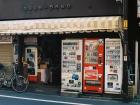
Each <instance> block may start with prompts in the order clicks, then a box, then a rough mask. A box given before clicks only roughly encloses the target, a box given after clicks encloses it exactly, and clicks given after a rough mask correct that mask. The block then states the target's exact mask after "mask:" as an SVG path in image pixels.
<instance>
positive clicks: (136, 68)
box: [134, 41, 139, 96]
mask: <svg viewBox="0 0 140 105" xmlns="http://www.w3.org/2000/svg"><path fill="white" fill-rule="evenodd" d="M138 57H139V53H138V41H135V91H134V92H135V93H134V94H135V96H136V95H138V82H139V71H138V69H139V68H138Z"/></svg>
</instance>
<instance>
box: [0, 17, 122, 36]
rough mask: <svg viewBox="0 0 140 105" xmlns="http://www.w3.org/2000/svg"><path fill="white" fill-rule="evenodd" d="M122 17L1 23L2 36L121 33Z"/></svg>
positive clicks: (0, 32) (0, 31)
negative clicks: (95, 32) (98, 32)
mask: <svg viewBox="0 0 140 105" xmlns="http://www.w3.org/2000/svg"><path fill="white" fill-rule="evenodd" d="M120 29H122V19H121V17H120V16H111V17H82V18H58V19H36V20H12V21H0V34H1V35H2V34H8V35H9V34H38V33H41V34H44V33H48V34H49V33H54V34H55V33H60V34H61V33H76V32H94V31H109V32H110V31H115V32H116V31H119V30H120Z"/></svg>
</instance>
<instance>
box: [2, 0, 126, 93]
mask: <svg viewBox="0 0 140 105" xmlns="http://www.w3.org/2000/svg"><path fill="white" fill-rule="evenodd" d="M0 4H2V5H1V6H0V10H5V12H2V11H0V13H1V15H0V20H1V21H0V36H11V37H13V39H15V40H16V41H15V42H14V40H13V41H12V43H13V48H14V54H13V55H14V60H13V61H14V62H17V63H19V67H20V70H21V73H23V74H24V75H26V76H27V74H28V79H29V81H30V86H31V88H30V89H34V88H36V89H37V90H38V91H42V90H41V89H40V88H42V87H43V88H42V89H44V90H45V91H48V90H47V89H48V88H47V89H46V86H54V87H56V88H57V89H58V92H66V93H72V92H74V93H75V92H76V93H92V94H94V93H95V94H96V93H98V94H125V93H123V92H124V90H125V87H127V84H123V82H125V79H124V78H125V77H124V75H125V76H126V78H127V72H126V70H124V69H125V68H123V67H122V65H120V64H123V63H124V62H126V65H127V53H125V54H126V55H123V53H124V52H127V51H124V52H123V50H122V49H123V47H124V46H123V45H122V44H123V43H124V42H123V41H124V40H122V37H123V38H124V36H125V34H124V32H123V31H124V30H123V28H124V26H126V27H125V28H127V21H125V22H124V18H123V17H122V16H123V12H122V10H123V7H122V5H123V3H122V1H121V0H120V1H119V0H106V1H103V0H86V1H85V0H77V1H75V0H71V1H69V0H62V1H59V2H58V1H56V0H54V1H52V0H47V2H46V0H40V1H38V0H35V1H32V0H30V1H29V0H25V1H19V0H15V1H13V2H12V5H11V3H10V1H9V2H8V3H6V2H3V1H0ZM95 5H96V6H95ZM6 7H8V8H6ZM13 7H15V8H14V9H12V10H10V9H9V8H13ZM101 7H102V8H101ZM11 13H12V15H11ZM125 23H126V24H125ZM126 37H127V36H126ZM114 43H116V44H114ZM93 49H94V50H93ZM10 54H11V53H10ZM124 56H125V57H124ZM123 58H126V59H123ZM125 67H127V66H125ZM119 74H121V75H119ZM48 77H49V78H48ZM126 81H127V80H126ZM36 84H37V85H36ZM122 84H123V85H125V86H122ZM122 87H123V88H122ZM51 88H52V87H51ZM43 92H44V91H43Z"/></svg>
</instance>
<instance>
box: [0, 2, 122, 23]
mask: <svg viewBox="0 0 140 105" xmlns="http://www.w3.org/2000/svg"><path fill="white" fill-rule="evenodd" d="M116 1H118V0H0V20H5V19H33V18H61V17H81V16H85V17H87V16H108V15H110V16H114V15H122V4H121V3H120V2H116Z"/></svg>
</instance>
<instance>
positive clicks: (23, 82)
mask: <svg viewBox="0 0 140 105" xmlns="http://www.w3.org/2000/svg"><path fill="white" fill-rule="evenodd" d="M28 84H29V82H28V80H27V79H26V78H24V77H23V76H20V75H18V76H16V77H15V78H14V79H13V80H12V88H13V90H15V91H16V92H19V93H20V92H24V91H26V90H27V88H28Z"/></svg>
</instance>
